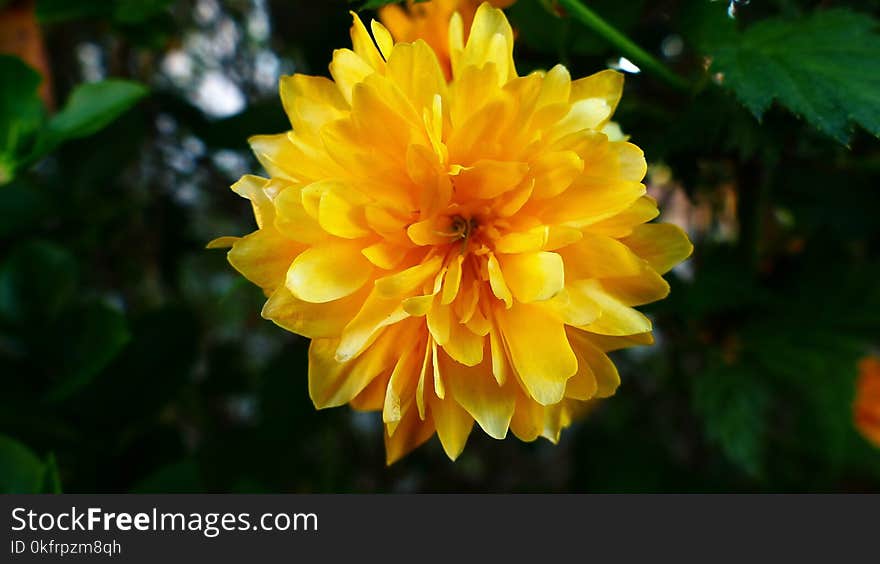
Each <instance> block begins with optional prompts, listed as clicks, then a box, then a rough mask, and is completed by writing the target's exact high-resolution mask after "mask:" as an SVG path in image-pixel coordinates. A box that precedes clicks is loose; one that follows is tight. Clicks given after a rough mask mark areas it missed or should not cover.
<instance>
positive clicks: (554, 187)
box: [529, 151, 641, 199]
mask: <svg viewBox="0 0 880 564" xmlns="http://www.w3.org/2000/svg"><path fill="white" fill-rule="evenodd" d="M529 166H530V168H531V170H530V172H531V174H532V175H533V176H534V178H535V189H534V191H533V192H532V194H533V197H534V198H536V199H542V198H551V197H553V196H556V195H558V194H561V193H562V192H564V191H565V190H567V189H568V187H569V186H571V183H572V182H573V181H574V179H575V178H577V177H578V176H579V175H580V174H581V173H582V172H583V171H584V161H583V159H581V158H580V157H579V156H578V154H577V153H575V152H574V151H553V152H550V153H545V154H543V155H541V156H540V157H538V158H537V159H535V160H534V161H532V162H531V163H529ZM639 180H641V179H639Z"/></svg>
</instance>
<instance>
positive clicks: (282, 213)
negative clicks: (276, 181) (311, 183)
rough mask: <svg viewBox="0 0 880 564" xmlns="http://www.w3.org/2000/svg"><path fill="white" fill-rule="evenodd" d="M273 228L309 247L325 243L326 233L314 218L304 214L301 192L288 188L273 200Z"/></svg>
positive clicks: (306, 213) (297, 189)
mask: <svg viewBox="0 0 880 564" xmlns="http://www.w3.org/2000/svg"><path fill="white" fill-rule="evenodd" d="M274 203H275V228H276V229H278V231H279V232H281V233H283V234H284V235H285V236H287V237H290V238H291V239H293V240H295V241H300V242H302V243H307V244H310V245H313V244H316V243H320V242H322V241H326V240H327V239H328V235H327V232H326V231H324V230H323V229H322V228H321V225H320V224H319V223H318V222H317V221H316V220H315V218H314V217H312V216H311V215H309V213H308V212H306V209H305V207H303V203H302V190H300V189H299V188H295V187H290V188H288V189H287V190H284V191H282V192H281V193H280V194H278V196H277V197H276V198H275V200H274Z"/></svg>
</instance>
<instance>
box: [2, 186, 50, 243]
mask: <svg viewBox="0 0 880 564" xmlns="http://www.w3.org/2000/svg"><path fill="white" fill-rule="evenodd" d="M49 208H50V205H49V202H48V201H47V198H46V196H45V195H44V194H43V192H40V191H39V190H37V189H36V187H35V186H29V185H27V184H24V183H22V182H13V183H12V184H10V185H8V186H4V187H3V188H2V189H0V237H8V236H10V235H12V234H18V232H20V231H21V230H24V229H26V228H28V227H31V228H32V227H33V226H34V225H36V224H38V222H39V220H40V219H41V217H45V216H44V215H43V214H45V213H46V212H47V210H48V209H49Z"/></svg>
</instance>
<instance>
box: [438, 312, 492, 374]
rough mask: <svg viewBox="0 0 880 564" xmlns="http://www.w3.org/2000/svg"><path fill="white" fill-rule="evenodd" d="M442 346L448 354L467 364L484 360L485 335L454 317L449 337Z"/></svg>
mask: <svg viewBox="0 0 880 564" xmlns="http://www.w3.org/2000/svg"><path fill="white" fill-rule="evenodd" d="M442 346H443V350H444V351H446V354H448V355H449V356H450V357H452V358H453V359H454V360H455V361H456V362H459V363H461V364H463V365H465V366H476V365H478V364H480V363H481V362H483V337H482V336H481V335H478V334H476V333H474V332H473V331H471V330H470V329H469V328H468V327H467V326H465V325H463V324H461V323H458V322H456V321H455V320H454V319H453V320H452V321H451V323H450V328H449V338H448V339H447V340H446V342H445V343H443V345H442Z"/></svg>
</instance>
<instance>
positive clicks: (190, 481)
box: [132, 459, 204, 494]
mask: <svg viewBox="0 0 880 564" xmlns="http://www.w3.org/2000/svg"><path fill="white" fill-rule="evenodd" d="M201 491H204V487H203V486H202V482H201V477H200V476H199V466H198V463H197V462H196V461H195V460H190V459H186V460H181V461H178V462H175V463H173V464H168V465H166V466H162V467H160V468H159V469H158V470H156V471H155V472H153V474H151V475H150V476H148V477H147V478H145V479H143V480H141V481H140V482H139V483H137V484H136V485H135V486H134V488H133V489H132V493H139V494H143V493H163V494H168V493H198V492H201Z"/></svg>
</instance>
